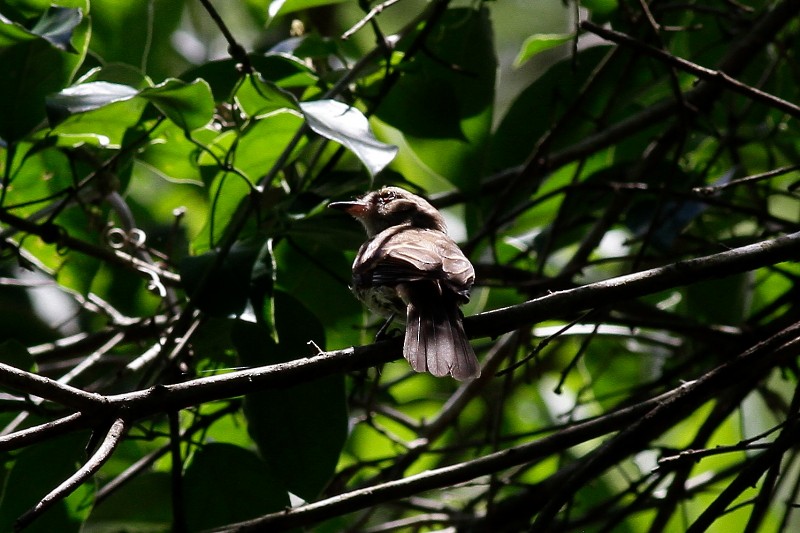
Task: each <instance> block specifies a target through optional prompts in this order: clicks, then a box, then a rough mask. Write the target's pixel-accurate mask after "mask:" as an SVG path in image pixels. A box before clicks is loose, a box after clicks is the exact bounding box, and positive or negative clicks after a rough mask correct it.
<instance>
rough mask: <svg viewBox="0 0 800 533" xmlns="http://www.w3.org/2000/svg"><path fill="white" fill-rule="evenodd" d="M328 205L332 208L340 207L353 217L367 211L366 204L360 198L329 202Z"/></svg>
mask: <svg viewBox="0 0 800 533" xmlns="http://www.w3.org/2000/svg"><path fill="white" fill-rule="evenodd" d="M328 207H332V208H333V209H340V210H342V211H344V212H345V213H348V214H350V215H352V216H354V217H358V216H360V215H363V214H364V213H365V212H366V211H367V204H366V203H364V202H363V201H361V200H353V201H351V202H331V203H329V204H328Z"/></svg>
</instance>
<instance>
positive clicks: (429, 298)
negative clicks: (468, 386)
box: [403, 287, 481, 381]
mask: <svg viewBox="0 0 800 533" xmlns="http://www.w3.org/2000/svg"><path fill="white" fill-rule="evenodd" d="M416 289H417V290H414V289H412V290H410V291H408V292H407V294H408V296H409V298H408V302H409V303H408V306H407V315H406V336H405V343H404V345H403V355H404V356H405V358H406V359H407V360H408V362H409V363H410V364H411V368H413V369H414V370H416V371H417V372H426V371H427V372H430V373H431V374H433V375H434V376H446V375H448V374H450V375H451V376H453V377H454V378H455V379H458V380H462V381H463V380H466V379H473V378H477V377H478V376H480V375H481V367H480V364H479V363H478V358H477V357H476V356H475V351H474V350H473V349H472V346H471V345H470V343H469V340H468V339H467V334H466V333H465V332H464V325H463V323H462V322H461V312H460V311H459V309H458V302H457V301H456V296H455V295H454V294H450V293H447V292H445V293H444V294H440V293H439V291H438V287H436V288H427V290H423V289H421V288H416Z"/></svg>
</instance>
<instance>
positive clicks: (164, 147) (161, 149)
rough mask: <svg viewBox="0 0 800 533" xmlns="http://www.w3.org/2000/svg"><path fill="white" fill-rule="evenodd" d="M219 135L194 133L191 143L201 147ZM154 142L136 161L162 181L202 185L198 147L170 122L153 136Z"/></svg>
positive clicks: (210, 130)
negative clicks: (163, 179)
mask: <svg viewBox="0 0 800 533" xmlns="http://www.w3.org/2000/svg"><path fill="white" fill-rule="evenodd" d="M217 135H219V132H218V131H217V130H215V129H213V128H212V127H210V126H207V127H205V128H203V129H198V130H194V131H193V132H192V139H193V140H194V141H195V142H196V143H199V144H200V145H205V144H207V143H209V142H212V141H213V139H214V138H215V137H216V136H217ZM151 138H152V139H153V140H152V142H151V143H150V144H148V145H147V146H146V147H145V148H144V150H143V151H142V152H140V153H139V154H138V156H137V159H136V161H137V162H139V163H141V164H144V165H146V166H147V167H149V168H150V169H152V170H153V171H155V172H157V173H158V174H159V175H160V176H162V177H163V178H165V179H167V180H169V181H173V182H178V183H191V184H194V185H202V181H201V179H200V167H199V165H198V162H197V158H198V153H199V152H200V147H199V146H198V145H197V144H195V142H192V141H191V140H189V139H187V138H186V133H185V132H184V131H183V130H182V129H180V128H179V127H178V126H177V125H176V124H174V123H173V122H164V123H163V124H162V125H161V127H160V128H159V129H158V130H157V131H155V132H153V135H152V136H151Z"/></svg>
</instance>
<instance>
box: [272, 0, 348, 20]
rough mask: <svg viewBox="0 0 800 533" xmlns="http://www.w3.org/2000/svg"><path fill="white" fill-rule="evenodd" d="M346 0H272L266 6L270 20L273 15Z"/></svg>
mask: <svg viewBox="0 0 800 533" xmlns="http://www.w3.org/2000/svg"><path fill="white" fill-rule="evenodd" d="M345 1H346V0H272V2H270V4H269V8H267V14H268V15H269V19H270V21H271V20H272V19H274V18H275V17H280V16H283V15H287V14H289V13H294V12H296V11H302V10H304V9H310V8H312V7H319V6H327V5H331V4H339V3H342V2H345Z"/></svg>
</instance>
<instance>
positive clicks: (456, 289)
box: [328, 187, 481, 380]
mask: <svg viewBox="0 0 800 533" xmlns="http://www.w3.org/2000/svg"><path fill="white" fill-rule="evenodd" d="M328 207H332V208H334V209H341V210H342V211H345V212H347V213H349V214H350V215H352V216H353V217H355V218H356V219H357V220H358V221H359V222H361V224H362V225H363V226H364V229H365V230H366V231H367V241H366V242H365V243H364V244H363V245H362V246H361V249H360V250H359V251H358V255H357V256H356V259H355V261H354V262H353V285H352V290H353V293H354V294H355V295H356V296H357V297H358V299H359V300H361V301H362V302H364V303H365V304H366V305H367V307H369V308H370V309H372V310H373V311H375V312H376V313H379V314H382V315H384V316H389V317H392V316H395V317H397V318H403V317H404V318H405V321H406V333H405V343H404V345H403V356H405V358H406V359H407V360H408V362H409V363H410V364H411V367H412V368H413V369H414V370H416V371H417V372H425V371H427V372H430V373H431V374H433V375H434V376H446V375H448V374H449V375H451V376H453V377H454V378H455V379H458V380H465V379H471V378H475V377H478V376H480V373H481V369H480V365H479V364H478V360H477V358H476V357H475V352H474V351H473V349H472V346H470V344H469V340H468V339H467V335H466V333H465V332H464V326H463V324H462V322H461V311H460V309H459V306H460V305H461V304H463V303H466V302H467V301H469V289H470V287H471V286H472V283H473V282H474V280H475V271H474V270H473V268H472V264H471V263H470V262H469V260H468V259H467V258H466V257H465V256H464V254H463V252H462V251H461V249H459V247H458V245H457V244H456V243H455V242H454V241H453V239H451V238H450V237H449V236H448V235H447V226H446V225H445V223H444V219H443V218H442V215H441V214H440V213H439V211H437V210H436V208H434V207H433V206H432V205H431V204H430V203H428V202H427V201H426V200H424V199H423V198H420V197H419V196H416V195H414V194H411V193H410V192H408V191H405V190H403V189H400V188H398V187H384V188H382V189H380V190H377V191H373V192H370V193H367V194H365V195H364V196H362V197H360V198H359V199H357V200H353V201H350V202H333V203H331V204H329V206H328Z"/></svg>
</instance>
